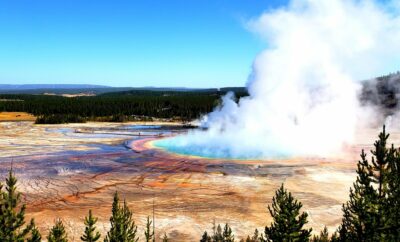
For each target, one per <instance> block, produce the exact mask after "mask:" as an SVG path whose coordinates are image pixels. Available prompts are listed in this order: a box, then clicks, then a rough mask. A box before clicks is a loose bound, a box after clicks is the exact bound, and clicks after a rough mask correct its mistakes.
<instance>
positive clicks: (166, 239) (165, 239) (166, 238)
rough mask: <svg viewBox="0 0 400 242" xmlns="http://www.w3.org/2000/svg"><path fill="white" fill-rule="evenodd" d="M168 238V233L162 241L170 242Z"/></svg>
mask: <svg viewBox="0 0 400 242" xmlns="http://www.w3.org/2000/svg"><path fill="white" fill-rule="evenodd" d="M168 240H169V239H168V236H167V234H166V233H164V237H163V239H162V241H163V242H168Z"/></svg>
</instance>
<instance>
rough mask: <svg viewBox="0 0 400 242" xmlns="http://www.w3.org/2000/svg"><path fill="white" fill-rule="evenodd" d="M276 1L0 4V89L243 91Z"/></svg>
mask: <svg viewBox="0 0 400 242" xmlns="http://www.w3.org/2000/svg"><path fill="white" fill-rule="evenodd" d="M285 3H286V1H282V0H280V1H278V0H276V1H274V0H272V1H271V0H108V1H105V0H64V1H61V0H18V1H16V0H2V1H1V2H0V83H1V84H5V83H11V84H24V83H34V84H36V83H57V84H61V83H63V84H64V83H72V84H78V83H82V84H83V83H84V84H103V85H112V86H186V87H223V86H243V85H244V84H245V82H246V80H247V76H248V75H249V73H250V70H251V64H252V61H253V59H254V57H255V56H256V55H257V53H258V52H259V51H261V50H262V49H263V48H264V47H265V43H263V42H262V41H261V40H260V39H259V38H258V37H257V36H254V35H253V34H252V33H250V32H249V31H248V30H247V29H246V28H245V24H244V23H245V22H246V20H249V19H251V18H254V17H257V16H258V15H260V14H261V13H262V12H263V11H265V10H267V9H270V8H275V7H278V6H282V5H284V4H285Z"/></svg>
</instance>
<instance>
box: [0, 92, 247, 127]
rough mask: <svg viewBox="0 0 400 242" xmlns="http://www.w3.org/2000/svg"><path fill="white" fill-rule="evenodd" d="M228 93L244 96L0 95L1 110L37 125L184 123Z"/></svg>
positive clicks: (126, 94) (208, 93)
mask: <svg viewBox="0 0 400 242" xmlns="http://www.w3.org/2000/svg"><path fill="white" fill-rule="evenodd" d="M231 90H235V91H237V92H236V95H237V97H241V96H245V95H247V93H246V91H245V90H244V89H240V88H238V89H229V88H227V89H221V90H217V89H207V90H201V91H149V90H131V91H124V92H116V93H105V94H102V95H98V96H89V97H72V98H71V97H63V96H54V95H28V94H1V95H0V111H9V112H11V111H14V112H27V113H31V114H33V115H35V116H37V117H38V118H37V121H36V122H37V123H68V122H84V121H111V122H123V121H135V120H151V119H152V118H158V119H169V120H179V121H182V122H186V121H190V120H193V119H196V118H198V117H200V116H201V115H202V114H206V113H208V112H210V111H212V110H213V108H214V107H215V106H217V105H218V103H219V101H220V97H221V96H222V95H224V94H226V93H227V92H228V91H231Z"/></svg>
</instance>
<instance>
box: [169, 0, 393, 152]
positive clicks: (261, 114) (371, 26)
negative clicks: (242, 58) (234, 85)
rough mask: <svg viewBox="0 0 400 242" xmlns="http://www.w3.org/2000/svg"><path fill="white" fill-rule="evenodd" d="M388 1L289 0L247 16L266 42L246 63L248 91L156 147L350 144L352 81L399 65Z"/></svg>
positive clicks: (354, 102)
mask: <svg viewBox="0 0 400 242" xmlns="http://www.w3.org/2000/svg"><path fill="white" fill-rule="evenodd" d="M394 6H396V4H395V2H393V3H387V4H385V5H383V4H382V3H377V2H373V1H356V0H293V1H291V3H290V4H289V6H288V7H286V8H281V9H276V10H273V11H269V12H266V13H264V14H262V15H261V16H260V17H259V18H257V19H254V20H251V21H249V23H248V26H249V29H251V30H252V31H254V32H255V33H257V34H258V35H259V36H261V37H262V38H263V39H264V40H265V41H266V44H267V46H268V48H267V49H266V50H264V51H263V52H262V53H260V54H259V55H258V56H257V58H256V59H255V61H254V64H253V72H252V74H251V75H250V78H249V82H248V84H247V87H248V90H249V93H250V96H249V97H247V98H242V99H241V100H240V102H239V103H238V104H237V103H236V102H235V101H234V100H233V99H232V95H227V96H226V97H224V99H223V104H222V105H221V106H220V107H219V108H217V109H216V110H215V111H213V112H212V113H210V114H209V115H208V116H207V117H206V118H205V119H204V120H203V125H204V126H207V127H208V130H207V131H194V132H190V133H189V134H188V135H185V136H180V137H177V138H174V139H170V140H165V141H163V142H162V144H161V146H165V147H167V146H168V148H169V149H171V150H173V151H177V152H183V153H193V154H196V155H205V156H213V157H219V156H221V157H238V158H249V157H276V156H287V155H300V156H301V155H327V154H333V153H335V152H337V151H340V149H341V148H342V147H343V145H345V144H349V143H351V142H352V139H353V135H354V132H355V128H356V126H357V125H359V123H360V120H361V119H360V118H359V115H360V114H361V113H364V114H365V111H366V110H362V109H361V108H360V105H359V103H358V98H357V95H358V91H359V89H360V85H359V83H358V82H357V81H356V80H361V79H365V78H370V77H374V76H376V75H381V74H385V73H387V72H389V71H394V68H396V67H400V17H399V8H398V7H394ZM395 64H398V65H399V66H395ZM368 118H371V117H369V116H367V115H364V116H363V118H362V119H363V120H367V119H368ZM367 121H368V120H367Z"/></svg>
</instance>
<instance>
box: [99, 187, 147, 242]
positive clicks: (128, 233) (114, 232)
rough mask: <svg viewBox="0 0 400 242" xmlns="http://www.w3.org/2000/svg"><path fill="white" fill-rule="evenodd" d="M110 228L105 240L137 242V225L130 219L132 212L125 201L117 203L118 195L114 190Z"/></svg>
mask: <svg viewBox="0 0 400 242" xmlns="http://www.w3.org/2000/svg"><path fill="white" fill-rule="evenodd" d="M110 223H111V228H110V231H108V233H107V237H106V238H105V240H104V241H105V242H137V241H138V240H139V238H138V237H137V236H136V234H137V226H136V225H135V222H134V221H133V219H132V212H131V211H130V210H129V208H128V205H127V204H126V201H124V204H123V206H121V205H120V203H119V196H118V193H117V192H116V193H115V195H114V201H113V205H112V215H111V218H110Z"/></svg>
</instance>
